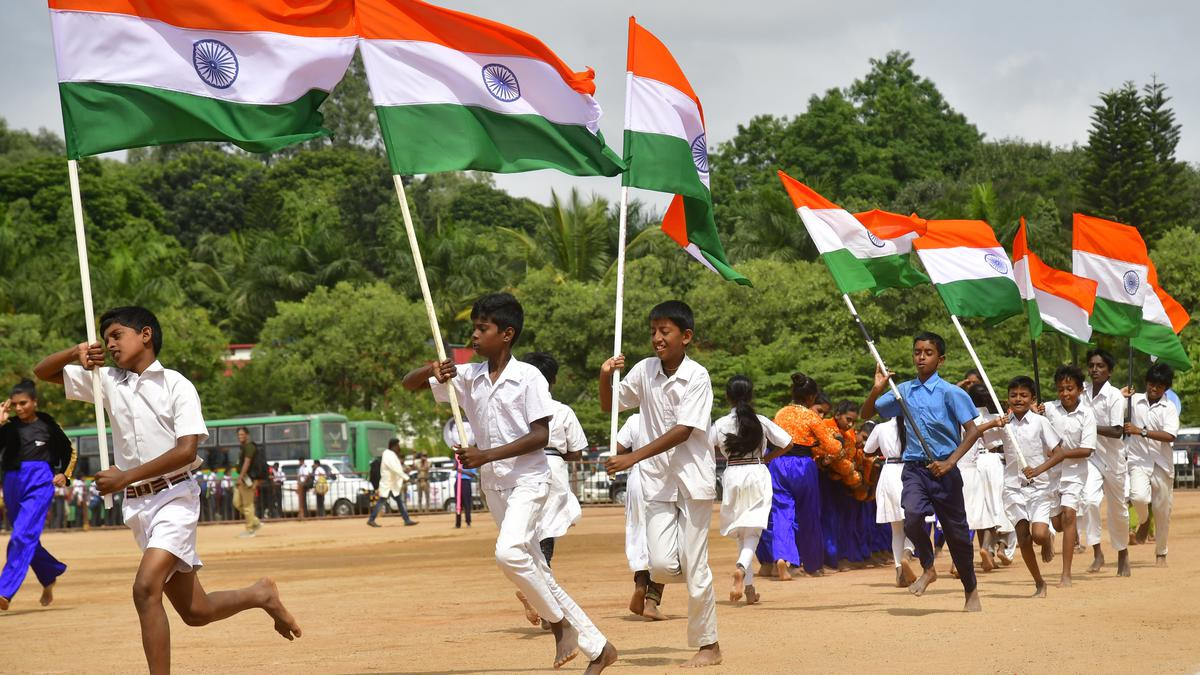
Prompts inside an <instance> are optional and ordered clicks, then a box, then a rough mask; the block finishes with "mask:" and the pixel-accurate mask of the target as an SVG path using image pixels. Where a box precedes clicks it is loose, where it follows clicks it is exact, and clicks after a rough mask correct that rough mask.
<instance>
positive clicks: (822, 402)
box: [813, 391, 833, 408]
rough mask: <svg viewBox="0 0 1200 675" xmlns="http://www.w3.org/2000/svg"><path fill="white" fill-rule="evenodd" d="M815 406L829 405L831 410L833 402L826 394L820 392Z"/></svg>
mask: <svg viewBox="0 0 1200 675" xmlns="http://www.w3.org/2000/svg"><path fill="white" fill-rule="evenodd" d="M813 405H827V406H829V407H830V408H832V407H833V402H832V401H830V400H829V397H828V396H826V395H825V392H823V391H818V392H817V400H816V401H815V402H813Z"/></svg>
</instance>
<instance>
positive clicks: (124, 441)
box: [34, 307, 300, 675]
mask: <svg viewBox="0 0 1200 675" xmlns="http://www.w3.org/2000/svg"><path fill="white" fill-rule="evenodd" d="M100 335H101V336H102V338H103V340H104V344H103V346H101V343H99V342H96V343H93V344H90V345H89V344H87V343H81V344H79V345H77V346H74V347H71V348H69V349H64V350H63V351H61V352H58V353H55V354H51V355H50V356H47V357H46V358H45V359H43V360H42V362H41V363H39V364H38V365H37V366H35V367H34V373H35V374H36V375H37V376H38V378H39V379H41V380H44V381H46V382H54V383H56V384H62V385H64V387H65V389H66V394H67V398H69V399H73V400H76V401H91V400H92V374H91V373H90V372H89V371H90V370H92V369H94V368H100V384H101V386H102V387H103V400H104V405H105V407H106V408H107V409H108V414H109V423H110V424H111V425H112V431H113V443H114V445H115V446H116V447H115V451H116V452H115V459H116V462H115V466H111V467H109V468H108V469H105V470H104V471H101V472H100V473H98V474H96V486H97V488H98V490H99V492H100V494H112V493H114V492H117V491H120V490H124V491H125V499H124V503H123V511H124V517H125V524H126V525H127V526H128V527H129V529H130V530H132V531H133V536H134V539H136V540H137V543H138V546H139V547H140V548H141V549H142V562H141V564H140V565H139V566H138V571H137V576H136V577H135V578H134V581H133V604H134V606H135V607H136V608H137V613H138V620H139V622H140V623H141V629H142V648H143V649H144V650H145V652H146V662H147V664H148V665H149V670H150V672H151V673H152V674H154V675H158V674H160V673H169V672H171V627H170V624H169V623H168V621H167V612H166V609H165V608H164V607H163V603H162V598H163V595H164V594H165V595H166V596H167V599H168V600H170V601H171V604H172V605H173V606H174V607H175V611H177V612H179V616H180V617H181V618H182V619H183V621H184V623H186V624H187V625H189V626H203V625H206V624H209V623H212V622H213V621H220V620H221V619H227V618H229V617H231V616H233V615H234V614H237V613H239V612H243V611H245V610H248V609H254V608H258V609H262V610H264V611H265V612H266V613H267V614H268V615H270V617H271V618H272V619H273V620H274V621H275V630H276V631H277V632H278V633H279V634H280V635H282V636H283V637H285V638H287V639H288V640H294V639H295V638H298V637H300V626H299V625H297V623H296V621H295V619H293V618H292V615H291V614H290V613H288V611H287V609H285V608H284V606H283V603H281V602H280V601H279V591H278V589H277V588H276V587H275V582H274V581H272V580H271V579H269V578H266V577H264V578H262V579H260V580H259V581H258V583H256V584H254V585H252V586H247V587H246V588H241V589H238V590H234V591H217V592H213V593H208V592H206V591H205V590H204V588H203V587H202V586H201V585H200V577H199V575H198V572H199V569H200V566H201V563H200V556H199V555H197V554H196V521H197V520H198V519H199V517H200V487H199V486H198V485H197V484H196V481H195V480H193V478H192V475H193V474H192V472H193V471H195V470H196V469H197V468H199V467H200V465H201V464H202V463H203V462H202V460H200V459H198V458H197V457H196V447H197V446H198V445H199V443H200V442H201V441H203V440H204V439H205V438H207V437H208V429H207V428H206V427H205V426H204V418H203V417H202V415H201V413H200V397H199V396H197V394H196V387H195V386H193V385H192V383H191V382H189V381H188V379H187V378H185V377H184V376H183V375H180V374H179V373H177V372H176V371H174V370H167V369H166V368H163V366H162V364H161V363H159V361H158V354H159V352H160V351H161V350H162V330H161V328H160V327H159V324H158V319H157V318H155V316H154V314H153V313H151V312H150V311H149V310H147V309H143V308H141V307H119V308H117V309H112V310H109V311H108V312H105V313H104V315H103V316H101V317H100ZM106 348H107V350H108V353H109V355H110V356H111V357H112V360H113V362H114V363H115V364H116V367H115V368H106V367H102V366H103V364H104V351H105V349H106Z"/></svg>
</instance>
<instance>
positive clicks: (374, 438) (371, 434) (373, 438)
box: [367, 429, 393, 457]
mask: <svg viewBox="0 0 1200 675" xmlns="http://www.w3.org/2000/svg"><path fill="white" fill-rule="evenodd" d="M392 437H393V433H392V430H391V429H367V451H368V452H370V453H371V456H372V457H381V456H383V451H384V450H387V444H388V441H390V440H392Z"/></svg>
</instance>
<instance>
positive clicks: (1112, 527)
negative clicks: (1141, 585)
mask: <svg viewBox="0 0 1200 675" xmlns="http://www.w3.org/2000/svg"><path fill="white" fill-rule="evenodd" d="M1111 466H1112V465H1111V464H1110V467H1111ZM1104 500H1105V501H1106V502H1108V506H1107V513H1108V542H1109V544H1111V545H1112V547H1113V548H1114V549H1116V551H1117V576H1120V577H1127V576H1129V575H1130V569H1129V505H1128V504H1126V503H1125V474H1124V472H1122V473H1119V474H1118V473H1115V472H1114V470H1111V469H1110V471H1109V472H1108V473H1105V474H1104Z"/></svg>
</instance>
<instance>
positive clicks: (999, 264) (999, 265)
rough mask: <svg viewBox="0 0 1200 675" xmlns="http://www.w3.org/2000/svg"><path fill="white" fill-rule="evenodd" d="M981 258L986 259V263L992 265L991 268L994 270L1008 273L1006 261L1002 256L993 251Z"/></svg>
mask: <svg viewBox="0 0 1200 675" xmlns="http://www.w3.org/2000/svg"><path fill="white" fill-rule="evenodd" d="M983 259H984V260H986V261H987V264H989V265H991V266H992V269H994V270H996V271H997V272H999V273H1000V274H1008V261H1007V260H1005V259H1004V258H1001V257H1000V256H998V255H996V254H995V253H989V254H987V255H985V256H983Z"/></svg>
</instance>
